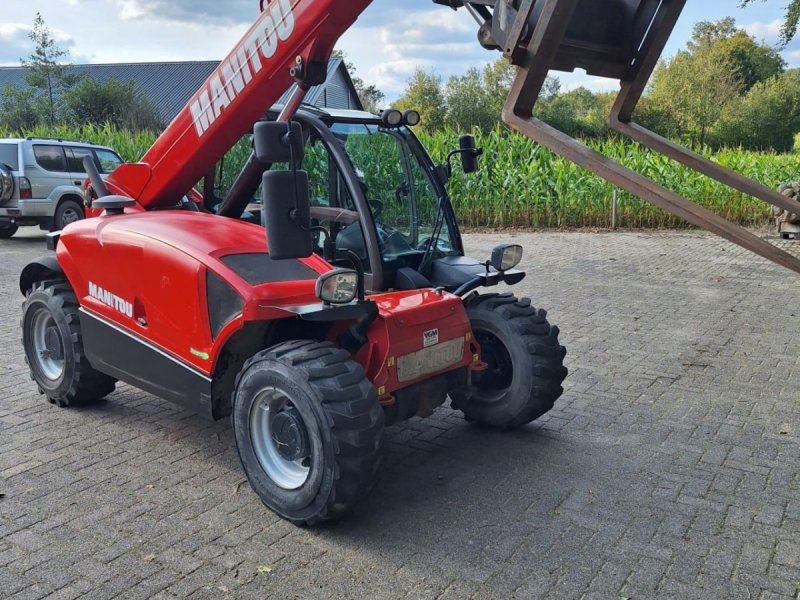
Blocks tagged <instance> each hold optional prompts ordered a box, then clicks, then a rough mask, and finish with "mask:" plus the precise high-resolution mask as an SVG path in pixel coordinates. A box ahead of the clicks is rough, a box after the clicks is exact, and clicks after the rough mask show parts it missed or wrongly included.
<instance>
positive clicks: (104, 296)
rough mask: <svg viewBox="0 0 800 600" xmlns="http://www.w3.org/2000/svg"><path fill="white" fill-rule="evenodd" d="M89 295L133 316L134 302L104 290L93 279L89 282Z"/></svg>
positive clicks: (127, 315)
mask: <svg viewBox="0 0 800 600" xmlns="http://www.w3.org/2000/svg"><path fill="white" fill-rule="evenodd" d="M89 295H90V296H91V297H92V298H94V299H95V300H99V301H100V302H102V303H103V304H105V305H107V306H110V307H111V308H113V309H114V310H116V311H119V312H121V313H122V314H123V315H125V316H126V317H133V304H131V303H130V302H128V301H127V300H123V299H122V298H120V297H119V296H117V295H116V294H112V293H111V292H109V291H108V290H104V289H103V288H101V287H100V286H99V285H97V284H96V283H92V282H91V281H90V282H89Z"/></svg>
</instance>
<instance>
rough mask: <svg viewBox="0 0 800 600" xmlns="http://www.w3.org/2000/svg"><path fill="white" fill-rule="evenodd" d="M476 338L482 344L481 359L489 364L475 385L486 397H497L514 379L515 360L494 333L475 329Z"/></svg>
mask: <svg viewBox="0 0 800 600" xmlns="http://www.w3.org/2000/svg"><path fill="white" fill-rule="evenodd" d="M475 339H476V340H477V342H478V343H479V344H480V345H481V359H482V360H483V362H485V363H486V364H487V365H488V366H489V367H488V369H487V370H486V371H485V372H484V373H482V374H481V377H480V380H479V381H478V382H477V383H476V386H475V387H476V388H477V389H478V390H479V391H480V392H482V394H483V395H484V396H485V397H486V399H489V400H491V399H496V398H497V397H499V396H500V395H501V394H503V393H504V392H505V391H506V390H507V389H508V388H509V387H511V384H512V382H513V381H514V362H513V361H512V360H511V354H510V353H509V351H508V348H506V345H505V344H504V343H503V342H502V341H501V340H500V338H499V337H497V336H496V335H494V334H493V333H491V332H489V331H475Z"/></svg>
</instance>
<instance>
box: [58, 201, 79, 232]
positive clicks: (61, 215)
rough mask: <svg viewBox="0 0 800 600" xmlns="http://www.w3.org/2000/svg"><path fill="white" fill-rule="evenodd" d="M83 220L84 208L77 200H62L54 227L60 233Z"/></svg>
mask: <svg viewBox="0 0 800 600" xmlns="http://www.w3.org/2000/svg"><path fill="white" fill-rule="evenodd" d="M81 219H83V207H82V206H81V205H80V204H78V203H77V202H76V201H75V200H62V201H61V203H60V204H59V205H58V210H56V216H55V219H54V223H53V226H54V227H55V229H56V230H57V231H58V230H61V229H64V228H65V227H66V226H67V225H69V224H70V223H75V222H76V221H80V220H81Z"/></svg>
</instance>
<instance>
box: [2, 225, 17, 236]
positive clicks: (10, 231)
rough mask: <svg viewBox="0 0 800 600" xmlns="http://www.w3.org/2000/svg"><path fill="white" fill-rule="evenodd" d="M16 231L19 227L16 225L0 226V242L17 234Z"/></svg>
mask: <svg viewBox="0 0 800 600" xmlns="http://www.w3.org/2000/svg"><path fill="white" fill-rule="evenodd" d="M17 229H19V227H18V226H17V224H16V223H7V224H4V225H0V240H7V239H8V238H10V237H11V236H12V235H14V234H15V233H17Z"/></svg>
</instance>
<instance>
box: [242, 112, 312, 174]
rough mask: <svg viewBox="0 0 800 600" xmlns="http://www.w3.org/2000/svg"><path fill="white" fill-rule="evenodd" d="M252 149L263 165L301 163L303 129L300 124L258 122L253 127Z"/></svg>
mask: <svg viewBox="0 0 800 600" xmlns="http://www.w3.org/2000/svg"><path fill="white" fill-rule="evenodd" d="M253 149H254V150H255V154H256V158H258V160H260V161H261V162H264V163H269V164H274V163H290V162H292V161H294V164H296V165H299V164H301V163H302V162H303V154H304V151H305V149H304V146H303V129H302V127H301V126H300V123H294V122H289V123H276V122H273V121H259V122H258V123H256V124H255V126H253Z"/></svg>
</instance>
